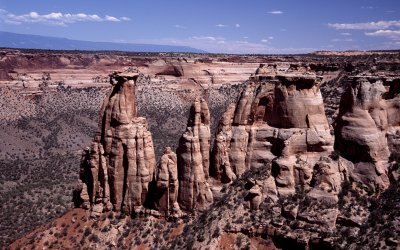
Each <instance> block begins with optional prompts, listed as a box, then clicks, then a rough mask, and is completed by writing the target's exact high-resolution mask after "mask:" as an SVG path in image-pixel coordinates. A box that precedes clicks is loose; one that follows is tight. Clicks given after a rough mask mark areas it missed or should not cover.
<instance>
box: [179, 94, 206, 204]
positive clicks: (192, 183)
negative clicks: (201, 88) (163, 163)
mask: <svg viewBox="0 0 400 250" xmlns="http://www.w3.org/2000/svg"><path fill="white" fill-rule="evenodd" d="M210 138H211V134H210V113H209V110H208V105H207V103H206V101H205V100H204V99H199V98H198V99H196V101H195V102H194V103H193V106H192V109H191V115H190V118H189V121H188V127H187V130H186V132H185V133H184V134H183V135H182V137H181V139H180V142H179V148H178V150H177V152H178V173H179V196H178V203H179V205H180V207H181V208H182V209H183V210H186V211H193V210H195V209H203V208H205V207H207V206H208V205H209V204H211V203H212V202H213V195H212V193H211V190H210V186H209V184H208V183H207V179H208V173H209V161H210V157H209V156H210Z"/></svg>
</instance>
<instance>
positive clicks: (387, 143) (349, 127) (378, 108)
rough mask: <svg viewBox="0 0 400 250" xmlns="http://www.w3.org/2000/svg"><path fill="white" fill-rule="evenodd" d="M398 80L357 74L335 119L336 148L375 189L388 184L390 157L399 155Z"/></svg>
mask: <svg viewBox="0 0 400 250" xmlns="http://www.w3.org/2000/svg"><path fill="white" fill-rule="evenodd" d="M398 82H399V79H397V78H382V77H377V76H375V77H374V76H358V77H353V78H351V79H350V81H349V85H348V87H347V89H346V91H345V93H344V94H343V96H342V98H341V104H340V108H339V115H338V118H337V120H336V122H335V149H336V150H338V151H339V152H340V154H341V155H342V156H343V157H345V158H346V159H348V160H349V161H351V162H352V163H353V164H354V166H352V167H351V171H352V173H353V176H354V177H355V178H356V179H357V180H358V181H359V182H361V183H362V184H364V185H365V186H367V187H369V189H370V190H371V191H372V192H375V191H376V190H384V189H386V188H387V187H388V186H389V184H390V183H389V178H388V170H389V165H390V161H389V156H390V155H393V154H398V149H397V145H398V140H399V131H400V130H399V129H400V128H399V125H400V119H399V111H400V109H399V103H400V99H399V97H398V94H399V93H400V91H399V89H398V84H399V83H398Z"/></svg>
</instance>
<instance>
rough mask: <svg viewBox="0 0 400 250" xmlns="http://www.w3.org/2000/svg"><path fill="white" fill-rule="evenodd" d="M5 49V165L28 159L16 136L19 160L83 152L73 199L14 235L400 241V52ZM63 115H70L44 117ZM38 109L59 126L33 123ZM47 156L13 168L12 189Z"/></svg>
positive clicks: (163, 243) (25, 241)
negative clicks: (28, 230)
mask: <svg viewBox="0 0 400 250" xmlns="http://www.w3.org/2000/svg"><path fill="white" fill-rule="evenodd" d="M1 64H3V66H4V67H2V69H3V71H2V72H1V74H0V76H1V82H0V84H1V91H2V95H1V96H2V97H1V101H2V102H1V105H2V107H3V108H2V113H1V117H2V126H4V129H2V131H1V133H2V135H3V134H4V135H7V136H4V138H5V140H4V142H3V145H2V147H1V149H2V159H4V160H3V162H4V164H2V165H3V168H4V169H2V171H3V172H5V173H7V171H9V170H8V168H9V166H11V164H12V163H15V162H16V161H21V160H20V159H15V158H18V157H17V156H15V153H11V151H9V150H11V149H12V148H17V147H20V146H19V145H18V142H20V141H22V140H23V141H24V145H25V147H26V150H25V152H26V153H25V154H24V155H23V157H22V158H23V159H22V163H19V165H18V167H19V168H23V167H24V166H23V161H24V160H28V159H29V160H30V161H31V162H35V164H39V163H40V161H44V160H46V159H47V160H48V159H53V158H57V157H60V155H62V156H64V157H66V156H67V157H68V159H70V162H68V161H67V164H75V165H74V166H71V165H67V166H66V165H64V163H59V165H60V167H61V168H62V170H60V171H61V172H63V173H68V172H66V171H67V170H68V171H69V172H70V171H72V170H74V171H75V173H74V174H71V175H70V177H69V179H66V178H65V177H64V176H62V177H60V178H62V179H63V181H65V183H66V185H67V186H68V187H69V188H70V190H71V192H72V189H73V188H72V187H73V186H75V191H74V195H73V197H74V206H75V207H76V208H75V209H72V210H70V208H68V205H64V210H63V211H64V212H66V211H67V210H70V211H69V212H66V213H65V214H64V215H63V216H58V217H59V218H57V219H55V220H53V221H52V222H49V223H47V224H45V225H42V226H40V223H43V222H46V221H43V220H37V221H38V224H37V225H38V228H37V229H36V230H34V231H33V232H31V233H29V234H27V235H26V236H24V237H22V238H20V239H19V240H17V241H15V242H14V243H13V244H11V245H10V247H11V248H16V247H18V246H19V247H21V246H29V245H30V246H32V247H38V248H42V247H45V248H47V247H49V246H53V247H64V248H70V247H83V246H88V247H100V248H103V247H104V248H123V247H127V248H129V247H130V246H133V247H136V248H138V249H142V248H162V247H166V248H169V249H181V248H199V249H206V248H213V249H224V248H235V247H236V248H239V249H240V248H242V247H245V248H248V249H249V248H250V249H258V248H260V247H261V246H264V247H267V249H275V248H283V249H289V248H293V247H296V248H304V249H307V248H317V249H318V248H328V249H329V248H331V249H334V248H347V247H350V248H352V247H353V248H354V247H356V246H357V245H360V244H361V245H363V246H368V247H372V248H382V247H389V248H392V247H396V246H398V240H397V239H398V233H399V230H400V228H399V223H400V219H399V218H400V217H399V214H398V212H397V211H399V210H398V204H399V202H398V199H399V197H398V191H399V185H398V176H399V164H400V163H399V159H400V158H399V145H400V116H399V114H400V112H399V108H400V99H399V93H400V88H399V86H400V68H399V66H398V65H399V59H398V52H395V51H389V52H386V53H385V52H379V53H378V52H376V53H374V52H369V53H359V54H354V53H350V54H345V53H343V54H329V53H328V54H326V53H323V54H321V53H315V54H308V55H282V56H278V55H276V56H275V55H274V56H250V55H249V56H237V55H207V54H140V55H136V54H132V55H129V54H124V53H121V54H119V55H109V54H106V53H104V54H102V53H98V54H96V53H92V54H91V53H86V54H85V53H77V54H74V53H66V52H63V53H55V52H53V53H45V52H43V51H39V52H37V51H19V50H4V51H3V52H2V60H1ZM27 69H29V70H27ZM110 72H116V73H112V74H110ZM110 83H111V84H110ZM66 96H68V98H66ZM103 98H104V101H103V104H102V107H100V105H101V102H102V99H103ZM17 103H18V104H17ZM52 110H56V112H55V113H54V114H51V111H52ZM99 111H100V118H98V115H97V114H96V113H97V112H99ZM55 114H57V115H59V116H57V115H55ZM65 114H76V115H74V119H76V118H78V120H74V119H72V120H73V121H74V122H73V123H71V118H70V117H69V116H65ZM55 116H56V117H58V119H57V120H56V124H57V127H58V128H62V129H61V130H57V131H53V130H52V129H51V128H47V126H48V124H49V123H48V121H54V120H55V119H54V118H55ZM66 118H68V119H66ZM22 121H25V123H22ZM26 123H28V124H26ZM34 124H40V126H38V127H35V129H36V130H39V131H36V133H37V134H45V135H48V136H47V137H45V138H43V139H39V138H38V137H37V136H36V137H35V136H31V137H27V135H26V134H27V133H29V132H30V131H32V127H33V125H34ZM69 124H71V125H69ZM82 124H84V125H85V126H84V127H87V128H86V129H85V130H83V131H82V130H78V127H79V126H80V125H82ZM13 127H16V128H17V129H18V130H20V131H22V133H21V132H19V133H20V136H21V137H19V135H17V134H16V133H15V130H14V129H15V128H13ZM65 127H67V128H65ZM45 130H47V131H46V132H44V131H45ZM77 131H78V132H77ZM95 131H97V132H95ZM13 132H14V133H13ZM61 132H64V135H61ZM24 133H25V134H24ZM74 134H76V135H77V136H76V137H79V139H78V138H76V137H75V136H73V135H74ZM22 135H24V137H22ZM50 135H52V137H50ZM91 135H95V136H94V139H93V141H92V143H90V137H91ZM54 138H55V141H56V143H55V144H54V143H53V144H50V145H48V144H49V143H48V141H49V139H52V140H54ZM67 138H74V139H73V140H72V141H77V140H81V143H80V144H73V143H67V144H66V145H65V144H63V141H65V140H67ZM18 140H19V141H18ZM29 143H30V145H29ZM72 144H73V145H72ZM28 149H29V150H28ZM65 152H70V154H67V155H66V154H65ZM17 155H18V153H17ZM80 155H81V156H80ZM77 159H80V162H79V161H78V160H77ZM35 164H33V165H34V166H32V167H31V168H30V169H28V173H27V174H25V175H23V176H19V178H18V176H17V177H13V178H11V177H10V176H8V175H3V177H2V178H3V180H2V184H4V187H5V188H2V190H3V191H2V196H3V197H5V198H3V197H2V198H3V199H4V201H2V204H3V203H4V202H5V201H6V198H7V197H9V196H7V195H10V192H13V191H15V189H16V187H19V186H21V184H19V182H21V183H23V180H24V181H25V182H31V180H29V179H28V178H27V176H29V175H30V173H32V170H35V169H36V168H40V167H41V166H40V165H38V166H36V165H35ZM42 171H43V170H42ZM56 171H57V170H56ZM78 173H79V179H80V181H79V183H77V181H71V179H70V178H71V177H72V178H76V179H75V180H78ZM43 174H44V175H46V173H43ZM36 182H40V176H39V178H37V177H36V178H35V179H34V181H33V183H36ZM33 183H32V184H33ZM67 183H68V184H67ZM55 186H57V185H56V184H55ZM57 188H60V187H58V186H57ZM64 188H65V187H64ZM20 189H21V187H20ZM22 189H23V188H22ZM38 189H40V187H38ZM26 192H27V191H25V192H24V190H22V195H25V193H26ZM51 192H56V193H57V192H60V190H59V189H56V190H55V191H54V190H52V191H51ZM65 195H67V193H65ZM35 196H36V195H35ZM70 197H72V194H70ZM3 199H2V200H3ZM396 201H397V202H396ZM33 202H35V201H33ZM49 202H51V201H50V200H49ZM3 206H4V205H3ZM19 206H23V204H22V205H19ZM3 208H6V207H3ZM38 208H39V207H38ZM64 212H60V213H64ZM53 218H54V217H53ZM387 220H390V223H385V221H387ZM87 230H89V231H87ZM55 232H56V234H57V235H58V236H59V235H61V234H62V235H63V236H62V240H57V236H56V235H55ZM5 233H6V230H3V231H2V235H5ZM161 235H162V237H161ZM2 237H6V236H2ZM78 238H79V239H78Z"/></svg>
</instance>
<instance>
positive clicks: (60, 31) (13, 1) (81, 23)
mask: <svg viewBox="0 0 400 250" xmlns="http://www.w3.org/2000/svg"><path fill="white" fill-rule="evenodd" d="M0 30H2V31H10V32H15V33H24V34H36V35H45V36H55V37H65V38H70V39H76V40H88V41H109V42H131V43H152V44H171V45H186V46H191V47H195V48H199V49H203V50H206V51H208V52H213V53H303V52H310V51H315V50H371V49H400V0H331V1H328V0H318V1H317V0H304V1H299V0H291V1H289V0H286V1H285V0H248V1H244V0H240V1H239V0H237V1H234V0H197V1H193V0H179V1H178V0H169V1H167V0H129V1H128V0H114V1H105V0H86V1H83V0H63V1H62V0H25V1H23V0H0Z"/></svg>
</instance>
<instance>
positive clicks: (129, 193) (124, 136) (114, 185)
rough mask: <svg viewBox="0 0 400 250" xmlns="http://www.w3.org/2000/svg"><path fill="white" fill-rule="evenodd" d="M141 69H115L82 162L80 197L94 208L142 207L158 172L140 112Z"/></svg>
mask: <svg viewBox="0 0 400 250" xmlns="http://www.w3.org/2000/svg"><path fill="white" fill-rule="evenodd" d="M136 79H137V75H122V74H113V75H111V76H110V81H111V84H112V85H113V90H112V92H111V94H110V95H109V96H107V97H106V99H105V100H104V103H103V106H102V109H101V119H100V123H99V131H98V132H97V133H96V136H95V139H94V141H93V143H92V146H91V147H90V148H88V149H87V150H86V152H85V155H84V161H83V163H82V166H81V180H82V182H83V185H82V191H81V199H82V202H83V206H84V207H91V209H92V211H93V214H94V215H96V214H97V215H98V214H100V213H101V212H103V211H109V210H111V209H112V210H114V211H123V212H126V213H129V214H131V213H134V212H139V211H140V210H141V209H142V207H143V205H144V203H145V201H146V197H147V192H148V187H149V183H150V181H152V180H153V176H154V172H155V165H156V160H155V154H154V147H153V141H152V137H151V133H150V131H149V130H148V125H147V121H146V119H145V118H142V117H137V116H136V103H135V101H136V99H135V80H136Z"/></svg>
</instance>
